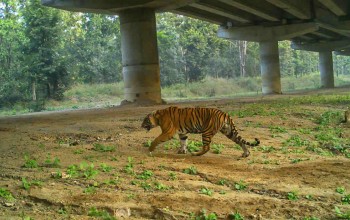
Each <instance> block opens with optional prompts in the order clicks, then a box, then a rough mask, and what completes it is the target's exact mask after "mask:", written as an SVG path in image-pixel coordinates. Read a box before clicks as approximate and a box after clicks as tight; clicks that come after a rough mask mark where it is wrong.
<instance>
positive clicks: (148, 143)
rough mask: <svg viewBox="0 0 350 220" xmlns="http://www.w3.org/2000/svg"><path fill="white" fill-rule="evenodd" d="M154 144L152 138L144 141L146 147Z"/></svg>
mask: <svg viewBox="0 0 350 220" xmlns="http://www.w3.org/2000/svg"><path fill="white" fill-rule="evenodd" d="M151 144H152V140H147V141H146V142H144V143H143V146H144V147H150V146H151Z"/></svg>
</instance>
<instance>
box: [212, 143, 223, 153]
mask: <svg viewBox="0 0 350 220" xmlns="http://www.w3.org/2000/svg"><path fill="white" fill-rule="evenodd" d="M212 148H213V152H214V154H221V152H222V150H223V149H224V148H225V146H224V145H223V144H212Z"/></svg>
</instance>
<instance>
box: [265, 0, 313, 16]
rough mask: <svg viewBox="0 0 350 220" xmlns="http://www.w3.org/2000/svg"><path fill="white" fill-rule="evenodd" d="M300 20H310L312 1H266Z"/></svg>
mask: <svg viewBox="0 0 350 220" xmlns="http://www.w3.org/2000/svg"><path fill="white" fill-rule="evenodd" d="M266 1H268V2H269V3H271V4H273V5H275V6H277V7H279V8H281V9H283V10H285V11H287V12H289V13H290V14H292V15H294V16H295V17H297V18H299V19H310V18H311V13H310V0H293V1H289V0H266Z"/></svg>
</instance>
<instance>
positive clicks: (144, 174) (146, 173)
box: [137, 170, 153, 180]
mask: <svg viewBox="0 0 350 220" xmlns="http://www.w3.org/2000/svg"><path fill="white" fill-rule="evenodd" d="M152 176H153V172H152V171H151V170H144V171H143V172H142V173H141V174H140V175H138V176H137V179H142V180H148V179H150V178H151V177H152Z"/></svg>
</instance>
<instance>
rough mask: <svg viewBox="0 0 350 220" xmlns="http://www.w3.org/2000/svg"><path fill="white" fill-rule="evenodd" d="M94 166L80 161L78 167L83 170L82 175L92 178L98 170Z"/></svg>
mask: <svg viewBox="0 0 350 220" xmlns="http://www.w3.org/2000/svg"><path fill="white" fill-rule="evenodd" d="M94 167H95V166H94V164H90V165H89V164H87V163H81V164H80V167H79V169H80V171H82V172H83V177H85V178H87V179H93V178H95V176H96V175H97V174H98V170H96V169H94Z"/></svg>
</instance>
